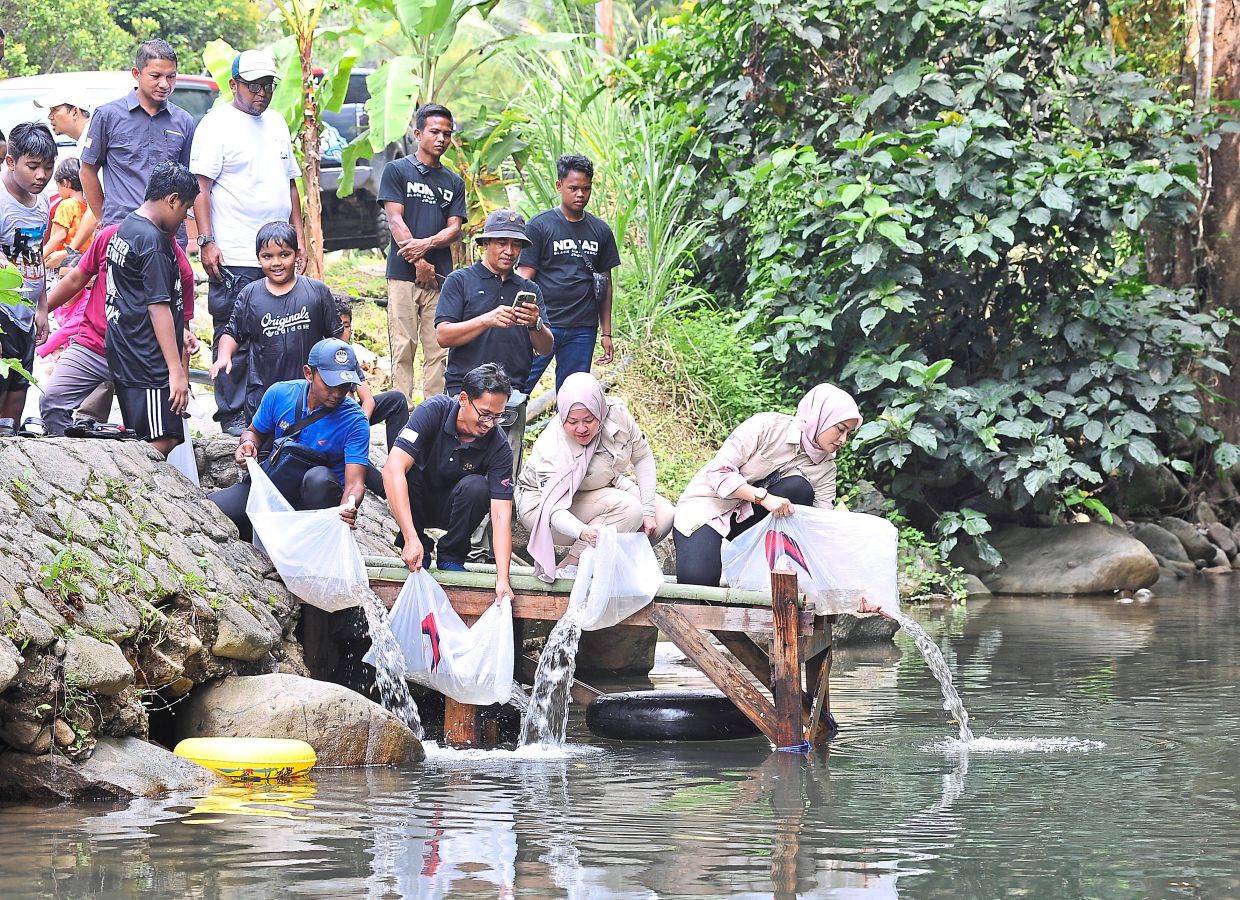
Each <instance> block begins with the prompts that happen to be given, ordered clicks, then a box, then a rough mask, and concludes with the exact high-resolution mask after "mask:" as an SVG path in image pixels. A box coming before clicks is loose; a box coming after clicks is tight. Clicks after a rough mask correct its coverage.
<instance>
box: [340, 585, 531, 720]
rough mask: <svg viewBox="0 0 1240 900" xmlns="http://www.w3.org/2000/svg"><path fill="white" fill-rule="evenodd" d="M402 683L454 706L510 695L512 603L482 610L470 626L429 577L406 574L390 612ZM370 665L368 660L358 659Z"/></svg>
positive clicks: (499, 700) (503, 602)
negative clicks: (421, 688)
mask: <svg viewBox="0 0 1240 900" xmlns="http://www.w3.org/2000/svg"><path fill="white" fill-rule="evenodd" d="M392 634H393V635H395V637H396V641H397V643H399V644H400V650H401V653H403V654H404V655H405V677H407V678H409V679H411V680H413V681H416V682H417V683H418V684H421V685H425V686H426V687H428V688H430V689H431V690H434V691H439V693H441V694H443V695H444V696H445V697H451V698H452V699H453V700H455V701H457V702H458V703H469V704H471V705H473V706H490V705H491V704H492V703H507V702H508V698H509V697H510V696H511V695H512V667H513V662H514V659H513V655H514V651H513V646H512V602H511V601H510V600H509V598H508V597H504V598H503V599H502V600H501V601H500V602H499V603H493V604H491V605H490V606H488V607H487V611H486V612H484V613H483V614H482V615H481V616H479V617H478V621H476V622H474V624H473V625H466V624H465V623H464V622H462V621H461V617H460V616H458V615H457V614H456V610H454V609H453V608H452V604H451V603H450V602H449V601H448V595H447V594H445V593H444V591H443V588H441V587H440V586H439V582H437V581H436V580H435V579H434V577H433V576H432V575H431V574H430V573H429V572H427V571H426V569H419V570H418V571H416V572H411V573H410V575H409V577H408V578H407V579H406V580H405V586H404V587H403V588H401V590H400V596H399V597H397V598H396V604H395V605H394V606H393V607H392ZM363 660H364V661H365V662H368V663H369V662H370V661H371V659H370V654H369V653H368V654H367V655H366V656H365V657H363Z"/></svg>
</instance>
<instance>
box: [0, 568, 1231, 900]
mask: <svg viewBox="0 0 1240 900" xmlns="http://www.w3.org/2000/svg"><path fill="white" fill-rule="evenodd" d="M1238 607H1240V591H1238V590H1237V589H1235V588H1232V587H1231V582H1230V581H1228V580H1222V581H1216V582H1212V583H1205V584H1204V585H1203V584H1202V583H1200V582H1198V586H1197V587H1195V588H1192V589H1189V590H1185V591H1181V592H1179V593H1178V594H1177V595H1175V596H1172V595H1170V594H1169V593H1165V594H1162V595H1160V596H1157V597H1156V598H1155V599H1154V600H1153V601H1152V602H1151V603H1149V604H1145V605H1141V604H1135V603H1130V604H1121V603H1117V602H1115V601H1113V600H1110V599H1088V600H1081V599H1076V600H1073V599H1062V598H1022V599H1006V598H996V599H991V600H989V601H973V602H971V603H970V604H969V605H968V607H966V608H957V609H951V610H941V611H928V610H920V611H915V613H916V615H917V618H918V619H919V620H920V621H921V622H922V623H923V624H924V625H925V626H926V628H927V630H928V631H929V632H930V633H931V634H932V635H934V636H935V639H936V641H937V643H938V645H939V647H940V648H941V649H942V650H943V653H944V656H945V657H946V659H947V662H948V664H949V665H950V666H951V667H952V670H953V673H954V675H955V679H956V684H957V686H958V687H959V689H960V693H961V695H962V696H963V698H964V701H965V703H966V705H967V706H968V710H969V713H970V716H971V724H972V725H973V728H974V731H975V732H976V734H977V735H978V737H979V738H982V739H988V740H991V741H993V742H995V743H993V744H992V745H990V746H987V747H986V748H985V749H986V750H987V751H988V752H985V753H982V752H974V753H971V754H969V755H968V757H967V758H965V757H961V756H960V755H958V753H956V752H955V751H954V750H953V748H952V745H951V743H950V742H949V741H948V739H949V738H950V737H951V736H952V734H953V732H954V728H953V727H952V725H951V724H950V723H949V722H947V721H946V719H945V715H944V713H943V711H942V698H941V697H940V696H939V692H938V687H937V685H936V684H935V682H934V681H933V679H932V678H931V677H930V675H929V673H928V671H927V669H926V667H925V665H924V664H923V663H922V662H921V660H920V658H919V657H917V656H916V654H915V653H914V652H913V651H912V648H911V645H909V644H908V643H906V642H904V641H903V640H901V641H900V642H899V643H898V644H897V646H896V647H895V648H890V647H889V648H884V649H881V650H874V651H868V652H866V653H858V652H852V653H847V654H845V653H841V654H840V657H839V659H838V661H837V668H836V677H835V678H834V680H833V682H832V701H833V708H834V710H835V714H836V716H837V717H838V719H839V720H840V725H841V732H840V736H839V738H838V739H837V740H836V741H835V743H834V744H832V746H831V748H830V750H829V751H827V752H821V753H817V754H814V755H812V756H809V757H800V756H794V755H788V754H782V753H772V752H770V751H769V747H768V745H767V744H766V743H765V742H764V741H761V740H749V741H738V742H732V743H724V744H713V745H638V744H629V745H621V744H614V743H609V742H604V741H600V740H596V739H592V738H590V737H589V735H588V734H587V733H586V732H585V730H584V728H583V726H582V724H581V716H580V710H579V709H575V710H574V713H573V719H572V722H571V723H570V726H569V736H570V741H571V742H572V744H571V745H570V747H569V749H568V751H567V753H565V754H555V753H546V752H541V751H538V750H537V749H536V748H527V749H526V750H523V751H521V752H518V753H491V754H481V753H458V752H453V751H445V750H435V749H434V748H432V750H431V753H430V757H429V758H428V760H427V762H426V763H424V764H422V765H419V766H414V767H409V768H407V769H400V770H398V769H377V770H361V771H334V772H333V771H319V770H316V773H315V779H314V781H313V783H306V784H303V785H299V786H293V787H284V788H280V789H270V790H268V789H253V790H250V789H243V788H239V787H222V788H217V789H215V790H214V791H213V792H211V793H210V794H209V795H206V796H198V797H188V796H183V797H176V798H171V799H165V800H160V801H146V802H141V803H136V804H133V805H130V806H128V807H120V806H104V805H99V806H78V807H68V806H62V807H57V808H51V809H49V808H46V807H30V806H24V807H9V808H3V809H0V897H3V898H22V897H44V896H57V897H135V896H159V897H178V898H180V897H188V898H197V897H206V898H216V897H220V898H251V897H375V898H379V897H384V898H386V897H402V896H403V897H425V898H437V897H515V896H526V897H564V896H567V897H574V898H577V897H580V898H611V897H616V898H630V897H632V898H651V897H660V898H662V897H724V896H730V897H769V896H772V895H773V896H776V897H795V896H801V897H824V898H828V897H829V898H850V900H852V898H875V900H877V898H891V897H904V898H914V897H916V898H920V897H979V898H993V897H1007V896H1023V897H1032V898H1060V897H1064V898H1069V897H1099V898H1111V897H1177V896H1183V897H1238V896H1240V804H1238V802H1237V799H1238V798H1237V785H1238V779H1240V745H1238V740H1240V738H1238V736H1237V735H1238V728H1240V696H1237V694H1238V692H1240V688H1238V687H1237V685H1240V614H1238V613H1237V609H1238ZM661 671H662V672H663V673H664V674H663V675H660V676H659V677H657V678H656V679H655V680H656V682H658V683H659V684H660V685H661V686H664V685H666V684H667V683H669V682H670V683H676V682H677V681H681V682H685V683H688V682H691V681H692V675H691V673H687V672H686V671H685V670H683V669H678V668H677V667H675V666H670V667H669V666H668V665H666V664H665V665H664V666H663V667H662V670H661ZM1014 738H1015V739H1027V738H1036V739H1039V740H1041V741H1043V742H1044V743H1043V746H1042V748H1041V750H1040V751H1038V750H1034V751H1033V752H1023V753H1022V752H1017V751H1018V750H1019V749H1028V746H1027V745H1019V744H1012V743H1010V742H1009V740H1010V739H1014ZM1067 739H1074V741H1071V742H1070V741H1068V740H1067ZM1099 745H1101V746H1099ZM979 749H982V748H979Z"/></svg>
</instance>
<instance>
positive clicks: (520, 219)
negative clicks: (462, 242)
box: [474, 209, 530, 245]
mask: <svg viewBox="0 0 1240 900" xmlns="http://www.w3.org/2000/svg"><path fill="white" fill-rule="evenodd" d="M493 238H494V239H498V240H511V241H521V242H522V243H524V244H527V245H528V244H529V243H530V239H529V238H528V237H526V236H525V216H523V215H521V214H520V213H519V212H517V211H516V210H515V209H497V210H495V212H493V213H491V214H490V215H489V216H487V220H486V224H485V225H483V226H482V234H480V235H478V236H477V237H476V238H474V240H478V241H489V240H492V239H493Z"/></svg>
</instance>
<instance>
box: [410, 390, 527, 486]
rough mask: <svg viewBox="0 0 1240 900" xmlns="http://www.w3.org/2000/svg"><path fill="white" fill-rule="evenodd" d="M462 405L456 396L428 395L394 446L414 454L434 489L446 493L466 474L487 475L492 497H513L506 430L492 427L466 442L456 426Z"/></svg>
mask: <svg viewBox="0 0 1240 900" xmlns="http://www.w3.org/2000/svg"><path fill="white" fill-rule="evenodd" d="M459 409H460V403H458V402H457V400H456V398H455V397H449V396H446V395H445V394H438V395H436V396H434V397H429V398H427V399H426V400H425V401H424V402H423V403H421V404H420V405H419V406H418V408H417V409H415V410H414V411H413V412H412V413H410V414H409V423H408V424H407V425H405V428H404V430H403V431H401V433H400V435H399V436H398V437H397V438H396V441H395V443H394V444H393V445H392V446H393V447H399V448H400V449H401V450H404V451H405V452H406V453H408V454H409V455H410V456H412V457H413V463H414V465H416V466H417V467H418V469H419V470H421V472H422V477H423V478H425V479H426V485H427V487H428V488H430V489H431V490H433V491H438V492H442V493H445V494H446V493H447V492H448V491H450V490H452V488H453V486H454V485H455V484H456V483H457V482H458V481H460V480H461V479H462V478H464V477H465V476H466V475H485V476H486V478H487V485H488V486H489V487H490V490H491V499H492V500H511V499H512V449H511V448H510V447H509V446H508V440H507V438H506V437H505V436H504V432H503V430H502V429H500V428H492V429H491V430H490V431H488V432H487V433H486V434H484V435H483V436H482V437H477V438H474V439H473V440H472V441H470V442H469V443H467V444H466V443H462V442H461V437H460V434H459V433H458V432H457V430H456V413H457V410H459Z"/></svg>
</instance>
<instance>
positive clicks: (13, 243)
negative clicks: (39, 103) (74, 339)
mask: <svg viewBox="0 0 1240 900" xmlns="http://www.w3.org/2000/svg"><path fill="white" fill-rule="evenodd" d="M55 165H56V140H55V139H54V138H53V137H52V131H51V129H50V128H48V127H47V126H46V125H42V124H39V123H37V122H23V123H22V124H21V125H18V126H16V127H15V128H14V129H13V130H12V131H11V132H10V133H9V139H8V152H7V155H6V156H5V159H4V172H3V174H0V183H2V184H0V188H2V189H0V261H2V262H5V263H8V264H9V265H13V266H16V267H17V270H18V272H20V273H21V276H22V286H21V288H20V289H19V293H20V294H21V295H22V299H23V300H24V301H25V302H24V303H22V304H6V303H0V359H15V360H17V361H18V362H20V363H21V364H22V366H23V367H24V368H25V369H26V371H30V370H31V368H32V367H33V365H34V348H35V345H36V344H39V343H42V342H43V341H44V340H46V339H47V278H46V270H45V269H44V266H43V235H44V233H45V232H46V231H47V216H48V207H47V200H46V199H45V198H44V197H41V196H40V194H41V193H42V192H43V189H44V188H45V187H47V183H48V182H49V181H50V180H51V178H52V169H53V168H54V167H55ZM27 386H28V382H27V381H26V378H25V376H23V375H21V374H20V373H19V372H17V371H16V370H13V369H10V370H9V371H8V373H7V374H6V375H5V376H4V377H3V378H0V437H12V436H13V435H14V434H16V432H17V427H16V426H17V422H16V420H17V418H18V417H19V416H20V415H21V412H22V407H23V406H25V404H26V388H27Z"/></svg>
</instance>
